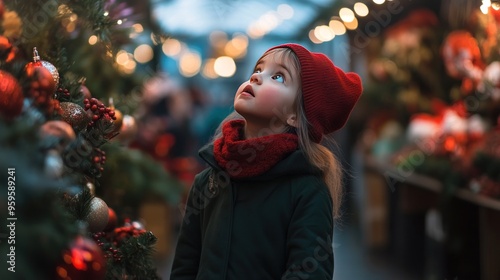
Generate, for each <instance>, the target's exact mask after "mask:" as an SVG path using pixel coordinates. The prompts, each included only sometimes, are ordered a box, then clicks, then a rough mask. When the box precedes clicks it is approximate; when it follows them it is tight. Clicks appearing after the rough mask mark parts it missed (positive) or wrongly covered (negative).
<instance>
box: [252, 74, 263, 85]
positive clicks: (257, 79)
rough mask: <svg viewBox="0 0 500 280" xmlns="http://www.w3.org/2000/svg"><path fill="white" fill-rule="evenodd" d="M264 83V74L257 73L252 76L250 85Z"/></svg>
mask: <svg viewBox="0 0 500 280" xmlns="http://www.w3.org/2000/svg"><path fill="white" fill-rule="evenodd" d="M261 82H262V74H261V73H258V72H255V73H253V74H252V76H250V83H257V84H260V83H261Z"/></svg>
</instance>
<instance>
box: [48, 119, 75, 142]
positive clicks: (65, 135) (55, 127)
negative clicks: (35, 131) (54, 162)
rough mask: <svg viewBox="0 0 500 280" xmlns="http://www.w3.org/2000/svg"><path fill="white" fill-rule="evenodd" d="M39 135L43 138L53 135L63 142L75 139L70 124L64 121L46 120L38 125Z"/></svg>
mask: <svg viewBox="0 0 500 280" xmlns="http://www.w3.org/2000/svg"><path fill="white" fill-rule="evenodd" d="M40 136H41V137H42V138H45V137H47V136H55V137H57V138H61V139H62V140H63V141H64V142H70V141H73V140H75V138H76V134H75V131H74V130H73V128H72V127H71V125H69V124H68V123H67V122H65V121H58V120H54V121H48V122H46V123H44V124H43V125H42V126H41V127H40Z"/></svg>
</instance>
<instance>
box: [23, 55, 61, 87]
mask: <svg viewBox="0 0 500 280" xmlns="http://www.w3.org/2000/svg"><path fill="white" fill-rule="evenodd" d="M38 67H43V68H45V69H47V70H48V71H49V73H50V75H51V76H52V80H53V81H54V83H53V90H52V92H55V90H56V88H57V87H58V86H59V72H58V71H57V68H56V67H55V66H54V65H52V63H50V62H48V61H45V60H40V56H39V55H38V51H37V50H36V47H35V48H33V62H30V63H28V64H27V65H26V72H33V68H38ZM28 76H30V75H29V74H28Z"/></svg>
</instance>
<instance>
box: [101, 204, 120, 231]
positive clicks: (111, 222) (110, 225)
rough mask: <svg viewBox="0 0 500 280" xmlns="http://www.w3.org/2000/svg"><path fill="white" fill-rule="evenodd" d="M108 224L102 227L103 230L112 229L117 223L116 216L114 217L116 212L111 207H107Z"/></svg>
mask: <svg viewBox="0 0 500 280" xmlns="http://www.w3.org/2000/svg"><path fill="white" fill-rule="evenodd" d="M108 217H109V218H108V224H107V225H106V227H105V228H104V229H103V231H112V230H114V229H115V228H116V226H117V225H118V217H116V213H115V211H114V210H113V209H111V208H110V207H108Z"/></svg>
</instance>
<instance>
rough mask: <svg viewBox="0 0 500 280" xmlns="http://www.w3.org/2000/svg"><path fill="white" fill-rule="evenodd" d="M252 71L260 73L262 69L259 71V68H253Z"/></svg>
mask: <svg viewBox="0 0 500 280" xmlns="http://www.w3.org/2000/svg"><path fill="white" fill-rule="evenodd" d="M253 72H254V73H260V72H262V71H260V68H256V69H255V70H253Z"/></svg>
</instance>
